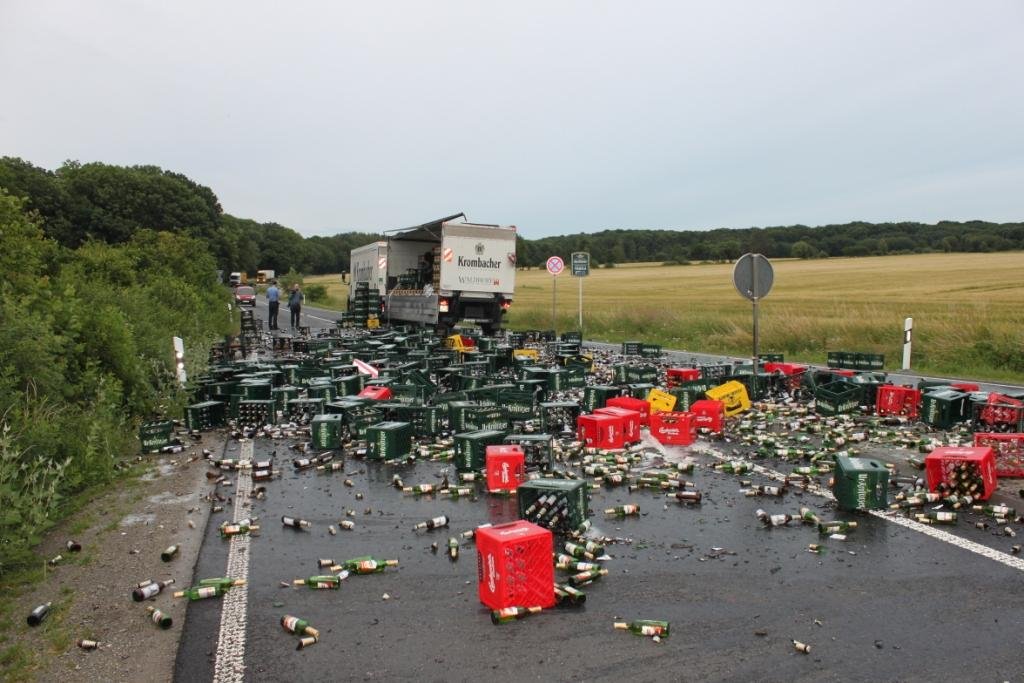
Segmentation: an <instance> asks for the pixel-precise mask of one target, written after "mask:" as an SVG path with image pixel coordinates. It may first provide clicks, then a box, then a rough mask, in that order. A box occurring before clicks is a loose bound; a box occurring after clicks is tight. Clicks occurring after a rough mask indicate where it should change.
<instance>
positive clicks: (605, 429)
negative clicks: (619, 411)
mask: <svg viewBox="0 0 1024 683" xmlns="http://www.w3.org/2000/svg"><path fill="white" fill-rule="evenodd" d="M576 434H577V438H578V439H579V440H580V441H582V442H583V445H584V446H586V447H587V448H622V447H623V446H625V445H626V442H625V430H624V429H623V427H622V418H621V417H619V416H617V415H607V414H605V415H601V414H598V413H590V414H588V415H580V416H579V417H578V418H576Z"/></svg>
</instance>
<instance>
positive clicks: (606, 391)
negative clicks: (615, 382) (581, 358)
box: [581, 384, 622, 413]
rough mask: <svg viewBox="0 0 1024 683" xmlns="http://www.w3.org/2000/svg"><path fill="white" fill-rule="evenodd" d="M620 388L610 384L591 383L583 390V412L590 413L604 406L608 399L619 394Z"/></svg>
mask: <svg viewBox="0 0 1024 683" xmlns="http://www.w3.org/2000/svg"><path fill="white" fill-rule="evenodd" d="M621 394H622V390H621V389H619V387H615V386H612V385H610V384H592V385H590V386H589V387H587V388H585V389H584V390H583V403H582V406H581V407H582V408H583V412H585V413H592V412H594V411H595V410H597V409H598V408H604V407H605V404H607V403H608V399H610V398H615V397H616V396H620V395H621Z"/></svg>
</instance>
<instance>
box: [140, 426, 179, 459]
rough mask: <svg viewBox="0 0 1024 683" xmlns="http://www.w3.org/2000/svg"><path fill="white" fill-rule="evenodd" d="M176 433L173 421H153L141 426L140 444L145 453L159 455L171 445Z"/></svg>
mask: <svg viewBox="0 0 1024 683" xmlns="http://www.w3.org/2000/svg"><path fill="white" fill-rule="evenodd" d="M173 433H174V422H173V421H171V420H151V421H149V422H143V423H142V424H141V425H139V442H140V443H141V444H142V452H143V453H157V452H159V451H160V449H161V448H163V447H164V446H167V445H169V444H170V443H171V434H173Z"/></svg>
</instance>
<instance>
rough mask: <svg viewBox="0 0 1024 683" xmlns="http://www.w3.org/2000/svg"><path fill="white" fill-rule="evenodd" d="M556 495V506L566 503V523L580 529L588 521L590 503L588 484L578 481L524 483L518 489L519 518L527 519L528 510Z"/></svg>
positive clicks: (552, 480) (533, 481)
mask: <svg viewBox="0 0 1024 683" xmlns="http://www.w3.org/2000/svg"><path fill="white" fill-rule="evenodd" d="M552 494H554V495H555V496H556V497H557V498H558V500H556V502H555V506H556V507H559V506H561V504H562V503H563V502H565V503H566V507H567V510H568V513H567V515H566V521H567V522H568V526H569V527H570V528H572V529H575V528H578V527H579V526H580V525H581V524H583V522H585V521H586V520H587V515H588V513H589V507H590V501H589V499H588V495H587V484H586V482H584V481H581V480H576V479H531V480H530V481H526V482H523V483H522V484H520V485H519V488H517V489H516V499H517V500H518V501H519V517H520V519H522V518H524V517H525V513H526V510H527V509H528V508H529V507H530V506H531V505H533V504H534V503H535V502H536V501H537V499H538V498H540V497H541V496H548V495H552Z"/></svg>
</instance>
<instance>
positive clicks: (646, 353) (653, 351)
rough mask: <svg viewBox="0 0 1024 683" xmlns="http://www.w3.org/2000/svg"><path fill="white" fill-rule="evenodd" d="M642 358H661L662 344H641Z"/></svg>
mask: <svg viewBox="0 0 1024 683" xmlns="http://www.w3.org/2000/svg"><path fill="white" fill-rule="evenodd" d="M640 356H642V357H643V358H658V357H660V356H661V344H641V345H640Z"/></svg>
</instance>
